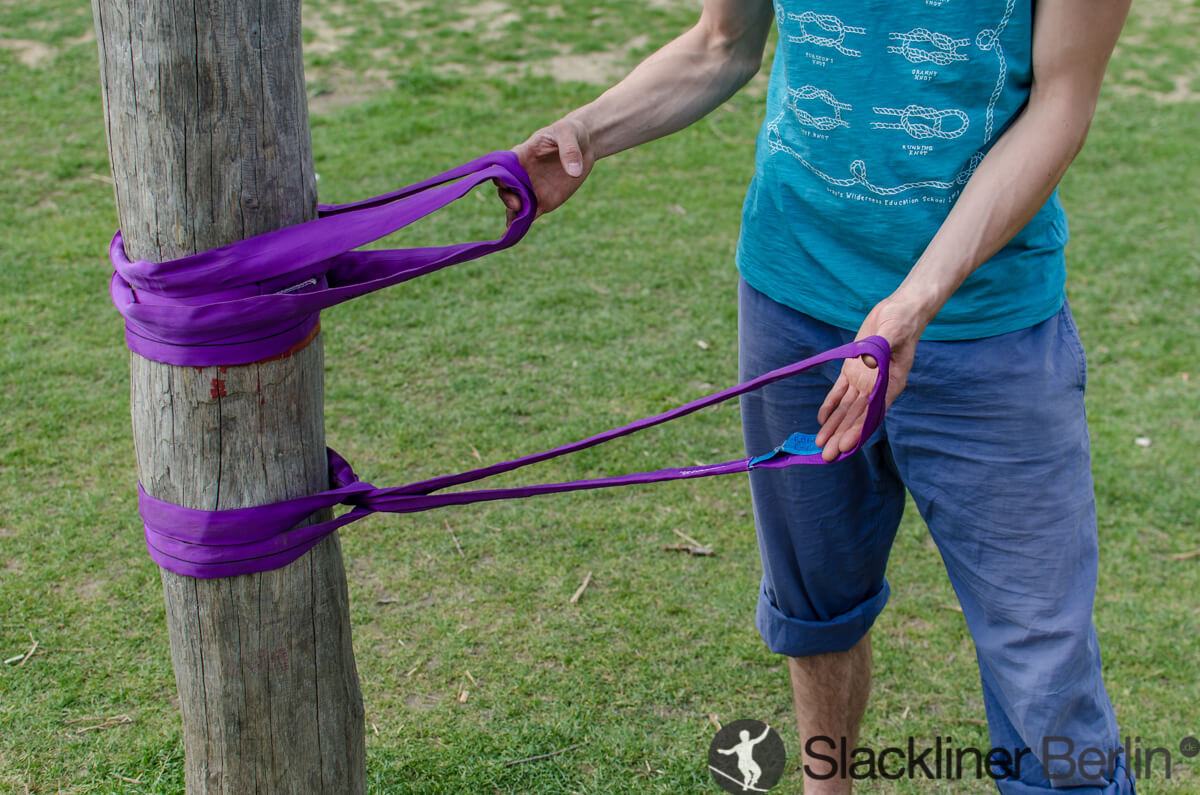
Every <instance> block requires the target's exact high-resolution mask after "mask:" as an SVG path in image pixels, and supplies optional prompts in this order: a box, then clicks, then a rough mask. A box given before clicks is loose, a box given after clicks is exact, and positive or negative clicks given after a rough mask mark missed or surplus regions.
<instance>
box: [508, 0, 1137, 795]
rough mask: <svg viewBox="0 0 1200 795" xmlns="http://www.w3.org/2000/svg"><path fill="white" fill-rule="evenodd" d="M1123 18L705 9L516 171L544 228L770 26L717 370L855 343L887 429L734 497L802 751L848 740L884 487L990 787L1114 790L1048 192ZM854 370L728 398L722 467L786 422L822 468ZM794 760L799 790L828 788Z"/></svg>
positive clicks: (849, 398) (738, 68) (667, 128)
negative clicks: (934, 555) (731, 340)
mask: <svg viewBox="0 0 1200 795" xmlns="http://www.w3.org/2000/svg"><path fill="white" fill-rule="evenodd" d="M1128 6H1129V0H1037V2H1036V3H1035V1H1034V0H925V2H923V3H891V2H883V0H871V1H870V2H851V3H845V2H835V1H834V0H777V2H775V4H774V6H772V4H771V3H770V2H769V1H768V0H706V1H705V3H704V10H703V12H702V14H701V16H700V20H699V21H698V23H697V24H696V25H695V26H694V27H693V28H692V29H690V30H689V31H687V32H686V33H684V34H683V35H682V36H680V37H679V38H677V39H675V40H674V41H672V42H671V43H669V44H667V45H666V46H664V47H663V48H662V49H660V50H659V51H658V52H656V53H654V54H653V55H651V56H650V57H649V58H648V59H647V60H646V61H645V62H644V63H642V64H641V65H640V66H638V67H637V68H636V69H635V70H634V71H633V72H632V73H631V74H630V75H629V76H628V77H626V78H625V79H624V80H623V81H621V82H620V83H619V84H618V85H616V86H614V87H613V88H611V89H609V90H608V91H607V92H605V93H604V94H603V95H602V96H601V97H599V98H598V99H597V100H595V101H594V102H592V103H590V104H588V105H586V106H584V107H582V108H579V109H578V110H576V111H573V112H572V113H570V114H568V115H567V116H566V117H565V118H563V119H561V120H560V121H558V122H556V123H555V124H553V125H551V126H550V127H547V128H545V129H543V130H540V131H538V132H537V133H535V134H534V135H533V136H532V137H530V138H529V140H527V141H526V142H524V143H523V144H521V145H520V146H518V147H517V148H516V150H515V151H516V152H517V154H518V155H519V157H520V159H521V162H522V164H523V165H524V166H525V167H526V169H527V170H528V171H529V172H530V175H531V177H532V179H533V185H534V188H535V190H536V192H537V195H538V199H539V203H540V209H541V211H542V212H549V211H550V210H553V209H554V208H556V207H557V206H559V205H560V204H562V203H563V202H564V201H566V200H567V199H568V198H569V197H570V196H571V194H572V193H573V192H574V191H575V190H576V189H577V188H578V187H579V185H580V183H581V182H582V181H583V179H584V178H586V176H587V175H588V173H589V172H590V171H591V169H592V166H593V164H594V162H595V161H596V160H597V159H599V158H602V157H604V156H606V155H609V154H612V153H614V152H618V151H621V150H623V149H626V148H628V147H631V146H635V145H637V144H640V143H642V142H645V141H648V140H651V139H654V138H657V137H660V136H663V135H667V134H669V133H671V132H674V131H676V130H679V129H681V128H683V127H685V126H686V125H688V124H690V123H692V122H693V121H696V120H697V119H699V118H701V117H702V116H704V115H705V114H706V113H708V112H709V111H711V110H712V109H713V108H715V107H716V106H717V105H719V104H720V103H722V102H724V101H725V100H726V99H728V98H729V97H730V96H732V95H733V94H734V92H736V91H737V90H738V89H739V88H740V87H741V86H742V85H744V84H745V83H746V81H747V80H749V78H750V77H751V76H752V75H753V74H754V73H755V72H756V71H757V70H758V68H759V66H760V62H761V59H762V54H763V49H764V46H765V42H766V38H767V34H768V31H769V29H770V26H771V24H772V22H775V23H777V24H778V26H779V33H780V35H779V45H778V48H777V52H776V57H775V62H774V65H773V68H772V73H771V83H770V88H769V91H768V100H767V115H766V121H765V123H764V125H763V128H762V131H761V133H760V135H759V140H758V149H757V159H756V174H755V177H754V180H753V182H752V183H751V185H750V189H749V193H748V195H747V198H746V203H745V208H744V211H743V224H742V233H741V239H740V241H739V245H738V255H737V265H738V268H739V272H740V273H741V276H742V282H741V284H740V286H739V348H740V369H741V375H742V377H743V378H750V377H753V376H755V375H758V374H760V373H762V372H765V371H767V370H769V369H772V368H774V367H778V366H780V365H783V364H786V363H788V362H792V361H795V360H798V359H801V358H804V357H806V356H809V355H811V354H813V353H816V352H818V351H820V350H824V349H827V348H830V347H833V346H835V345H838V344H841V343H843V342H846V341H848V340H849V339H852V338H854V337H855V336H857V337H864V336H868V335H872V334H878V335H882V336H883V337H885V338H886V339H887V340H888V341H889V342H890V343H891V351H892V352H891V356H892V361H891V375H890V384H889V387H888V393H887V398H888V401H889V405H890V409H889V412H888V415H887V418H886V420H885V424H884V427H883V428H881V429H880V430H879V431H878V432H877V433H876V434H875V435H874V436H873V438H872V439H871V440H870V442H869V443H868V444H867V445H865V446H864V448H863V450H862V451H860V452H859V453H858V454H856V455H855V456H853V457H851V458H849V459H847V460H846V461H844V462H841V463H839V464H836V465H830V466H816V467H793V468H790V469H785V470H755V471H754V472H752V474H751V478H750V480H751V491H752V495H753V499H754V510H755V520H756V525H757V528H758V537H759V547H760V551H761V555H762V561H763V583H762V591H761V593H760V595H759V606H758V618H757V624H758V628H759V630H760V632H761V633H762V635H763V638H764V639H765V641H766V642H767V644H768V646H769V647H770V648H771V649H772V650H774V651H775V652H777V653H780V654H784V655H786V656H787V657H788V658H789V660H788V668H789V671H790V676H791V684H792V689H793V696H794V701H795V707H796V717H797V721H798V724H799V730H800V735H801V737H802V738H812V737H817V736H826V737H831V738H841V737H845V738H848V740H847V741H848V743H850V744H851V747H853V745H852V744H853V743H854V741H855V738H856V736H857V732H858V727H859V723H860V720H861V717H862V714H863V710H864V709H865V705H866V700H867V693H868V690H869V686H870V664H871V652H870V645H869V643H870V641H869V630H870V627H871V625H872V623H873V621H874V619H875V618H876V616H878V615H879V612H880V611H881V610H882V608H883V604H884V602H885V601H886V599H887V595H888V585H887V582H886V580H885V578H884V569H885V567H886V562H887V556H888V551H889V549H890V546H891V544H892V541H893V538H894V535H895V530H896V526H897V523H898V521H899V518H900V512H901V509H902V507H903V502H904V489H905V487H907V488H908V489H909V490H910V491H911V492H912V494H913V496H914V498H915V501H916V503H917V506H918V508H919V509H920V510H921V513H922V516H923V517H924V518H925V520H926V523H927V524H928V525H929V528H930V531H931V534H932V535H933V538H934V540H935V541H936V542H937V544H938V547H939V549H940V551H941V553H942V556H943V559H944V560H945V563H946V567H947V571H948V573H949V575H950V579H951V582H952V584H953V585H954V588H955V590H956V592H957V594H958V597H959V600H960V603H961V605H962V608H963V613H964V616H965V618H966V621H967V624H968V627H969V628H970V630H971V633H972V636H973V638H974V640H975V644H976V648H977V656H978V660H979V666H980V674H981V680H982V684H983V694H984V703H985V706H986V708H987V716H988V725H989V729H990V733H991V741H992V744H993V746H995V747H998V748H1004V749H1007V751H1008V752H1009V753H1010V754H1011V755H1013V756H1019V758H1020V764H1019V765H1014V766H1013V769H1012V770H1011V771H1010V774H1009V775H1007V776H1006V777H1005V778H1003V779H1001V780H999V781H998V782H997V783H998V786H999V788H1000V790H1001V791H1002V792H1005V793H1034V792H1046V791H1049V790H1050V789H1051V788H1052V787H1053V788H1057V787H1080V788H1081V789H1079V790H1078V791H1079V792H1095V793H1101V792H1103V793H1118V792H1122V793H1127V792H1132V791H1133V783H1132V781H1131V779H1130V776H1129V773H1128V772H1127V770H1126V766H1125V760H1124V755H1123V753H1122V750H1121V749H1120V747H1119V740H1118V733H1117V727H1116V722H1115V719H1114V717H1113V711H1112V707H1111V705H1110V703H1109V700H1108V696H1107V695H1106V693H1105V690H1104V686H1103V683H1102V681H1101V677H1100V659H1099V652H1098V649H1097V641H1096V632H1095V629H1094V627H1093V624H1092V603H1093V598H1094V594H1095V587H1096V573H1097V565H1098V564H1097V541H1096V520H1095V506H1094V500H1093V496H1092V484H1091V475H1090V468H1089V466H1090V465H1089V453H1088V442H1087V429H1086V422H1085V418H1084V407H1083V386H1084V379H1085V367H1086V364H1085V359H1084V355H1083V350H1082V348H1081V346H1080V344H1079V339H1078V335H1077V333H1076V331H1075V327H1074V324H1073V321H1072V320H1071V316H1070V311H1069V309H1068V308H1067V306H1066V304H1065V294H1064V289H1063V285H1064V281H1065V265H1064V259H1063V246H1064V244H1065V242H1066V223H1065V218H1064V216H1063V211H1062V208H1061V206H1060V204H1059V203H1058V200H1057V196H1056V194H1055V187H1056V185H1057V184H1058V182H1059V180H1060V178H1061V177H1062V175H1063V173H1064V172H1065V170H1066V168H1067V166H1068V164H1069V163H1070V162H1071V160H1072V159H1073V158H1074V157H1075V155H1076V154H1077V153H1078V151H1079V149H1080V148H1081V147H1082V145H1083V142H1084V139H1085V137H1086V134H1087V129H1088V126H1089V124H1090V121H1091V118H1092V114H1093V112H1094V110H1095V105H1096V100H1097V96H1098V94H1099V90H1100V84H1101V80H1102V77H1103V73H1104V69H1105V67H1106V65H1107V62H1108V58H1109V55H1110V54H1111V51H1112V48H1113V46H1114V43H1115V41H1116V38H1117V36H1118V33H1119V32H1120V29H1121V26H1122V24H1123V23H1124V19H1125V15H1126V13H1127V11H1128ZM503 198H504V199H505V202H506V203H507V204H508V205H509V211H510V213H511V212H512V211H513V209H514V206H513V203H514V201H515V199H514V197H512V196H511V195H505V196H503ZM918 340H920V341H919V342H918ZM874 364H875V363H874V362H871V361H861V360H853V361H850V362H847V363H846V364H845V365H844V366H842V367H841V368H840V369H839V368H834V369H833V370H832V371H825V372H822V373H817V374H814V375H813V376H812V377H808V378H805V377H799V378H795V379H789V380H788V381H785V382H781V383H780V384H777V385H774V386H772V387H770V388H767V389H765V390H762V391H761V392H760V393H757V394H755V395H751V396H747V397H746V398H744V399H743V403H742V413H743V427H744V432H745V438H746V448H747V452H748V453H751V454H756V453H761V452H765V451H766V450H769V449H771V448H772V447H774V446H775V445H776V444H778V443H779V442H780V441H782V440H783V439H785V438H786V437H787V436H788V435H789V434H790V433H792V432H793V431H796V430H802V429H803V428H802V427H801V426H803V425H805V424H807V423H810V422H812V421H813V417H814V416H815V417H816V418H817V421H818V422H819V423H820V429H819V433H818V436H817V443H818V444H820V445H823V446H824V453H823V454H824V457H825V458H826V459H827V460H832V459H834V458H836V457H837V455H838V453H839V452H841V451H844V450H849V449H850V448H851V447H852V446H853V445H854V443H855V441H856V440H857V438H858V435H859V431H860V429H861V427H862V423H863V419H864V413H865V395H866V394H867V393H868V392H869V390H870V388H871V385H872V384H873V382H874V370H873V365H874ZM806 375H807V374H806ZM1026 748H1028V749H1030V751H1028V752H1025V753H1021V752H1022V751H1024V749H1026ZM821 750H825V749H821ZM1099 758H1103V759H1104V760H1105V763H1104V764H1098V763H1097V762H1096V760H1097V759H1099ZM805 762H806V765H805V791H806V792H809V793H831V792H848V791H850V783H849V780H848V779H843V778H840V777H834V778H829V777H828V775H827V774H828V772H829V770H828V766H827V765H824V766H823V765H822V764H821V762H820V760H816V759H810V758H808V757H807V756H806V758H805ZM993 772H996V771H995V770H993ZM1000 772H1003V771H1000Z"/></svg>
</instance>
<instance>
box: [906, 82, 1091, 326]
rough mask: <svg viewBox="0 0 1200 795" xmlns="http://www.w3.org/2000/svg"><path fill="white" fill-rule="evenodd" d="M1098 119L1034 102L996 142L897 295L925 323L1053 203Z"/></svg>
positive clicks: (1082, 111)
mask: <svg viewBox="0 0 1200 795" xmlns="http://www.w3.org/2000/svg"><path fill="white" fill-rule="evenodd" d="M1090 119H1091V111H1090V110H1084V109H1082V108H1080V109H1074V110H1067V111H1065V112H1064V111H1063V110H1060V109H1059V108H1057V107H1055V106H1053V105H1052V104H1050V103H1045V104H1040V103H1034V102H1031V103H1030V104H1029V106H1028V107H1027V108H1026V109H1025V111H1024V112H1023V113H1022V115H1021V116H1020V117H1019V118H1018V119H1017V120H1016V121H1015V122H1014V123H1013V125H1012V126H1011V127H1010V128H1009V129H1008V130H1007V131H1006V132H1005V133H1004V135H1003V136H1001V138H1000V139H999V140H998V141H997V142H996V145H995V146H994V147H993V148H992V149H991V151H990V152H988V154H987V156H986V157H985V158H984V159H983V161H982V162H981V163H980V164H979V166H978V168H977V169H976V170H975V173H974V174H973V175H972V177H971V179H970V180H969V181H968V182H967V185H966V187H965V188H964V190H963V192H962V195H961V196H959V198H958V201H957V202H955V204H954V207H953V208H952V209H951V211H950V214H949V215H948V216H947V218H946V220H945V221H944V222H943V224H942V225H941V227H940V228H939V229H938V232H937V234H936V235H934V237H933V240H931V241H930V243H929V245H928V246H927V247H926V248H925V251H924V252H923V253H922V254H921V257H920V258H919V259H918V260H917V262H916V263H915V264H914V265H913V267H912V269H911V270H910V271H909V273H908V276H907V277H906V278H905V280H904V282H903V283H902V284H901V285H900V287H899V288H898V289H897V290H896V293H895V296H896V297H899V298H903V299H904V300H906V301H908V302H911V303H913V304H914V305H915V306H916V307H917V312H918V315H919V317H920V319H921V320H922V325H925V324H927V323H928V322H929V321H930V320H932V319H933V317H934V315H936V314H937V312H938V311H939V310H940V309H941V308H942V306H943V305H944V304H945V303H946V301H947V300H948V299H949V298H950V296H951V295H952V294H953V293H954V291H955V290H957V289H958V287H959V286H960V285H961V284H962V283H963V281H965V280H966V278H967V277H968V276H970V275H971V273H972V272H973V271H974V270H975V269H976V268H978V267H979V266H980V265H982V264H983V263H984V262H986V261H987V260H988V259H990V258H991V257H992V255H994V254H995V253H996V252H998V251H999V250H1000V249H1002V248H1003V247H1004V246H1005V245H1006V244H1007V243H1008V242H1009V241H1010V240H1012V238H1013V237H1014V236H1015V235H1016V234H1017V233H1018V232H1020V231H1021V229H1022V228H1023V227H1024V226H1025V225H1026V224H1027V223H1028V222H1029V221H1030V219H1032V218H1033V216H1034V215H1035V214H1036V213H1037V211H1038V210H1039V209H1040V208H1041V207H1042V205H1044V204H1045V203H1046V200H1047V199H1048V198H1049V197H1050V195H1051V193H1053V191H1054V188H1055V187H1056V186H1057V185H1058V183H1059V180H1061V179H1062V176H1063V174H1064V173H1065V172H1066V170H1067V167H1068V166H1069V165H1070V164H1071V161H1072V160H1073V159H1074V158H1075V155H1076V154H1077V153H1078V152H1079V149H1080V148H1081V147H1082V146H1083V142H1084V139H1085V137H1086V135H1087V128H1088V123H1089V122H1090Z"/></svg>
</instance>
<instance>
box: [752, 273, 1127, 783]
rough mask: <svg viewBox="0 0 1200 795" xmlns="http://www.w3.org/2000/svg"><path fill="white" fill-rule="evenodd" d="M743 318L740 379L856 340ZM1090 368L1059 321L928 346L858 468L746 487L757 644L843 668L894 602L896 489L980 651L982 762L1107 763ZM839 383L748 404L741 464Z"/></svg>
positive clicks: (815, 378)
mask: <svg viewBox="0 0 1200 795" xmlns="http://www.w3.org/2000/svg"><path fill="white" fill-rule="evenodd" d="M738 309H739V313H738V316H739V322H738V345H739V350H740V371H741V372H740V377H741V380H747V379H749V378H753V377H754V376H757V375H760V374H762V373H764V372H767V371H768V370H772V369H774V368H776V367H780V366H782V365H784V364H788V363H790V362H794V361H796V360H798V359H803V358H805V357H808V356H811V355H813V354H815V353H818V352H820V351H823V350H827V349H829V348H832V347H835V346H837V345H841V344H844V343H846V342H849V341H850V340H852V339H853V338H854V332H851V331H846V330H844V329H840V328H836V327H834V326H830V325H827V324H825V323H822V322H820V321H817V320H814V319H812V318H810V317H808V316H806V315H804V314H801V313H799V312H796V311H795V310H792V309H790V308H789V307H786V306H783V305H781V304H778V303H776V302H774V301H772V300H771V299H769V298H767V297H766V296H764V295H763V294H761V293H759V292H758V291H757V290H755V289H754V288H752V287H750V286H749V285H747V284H746V283H745V282H741V284H740V286H739V296H738ZM1086 367H1087V366H1086V360H1085V357H1084V352H1083V347H1082V345H1081V344H1080V341H1079V335H1078V333H1077V331H1076V329H1075V324H1074V321H1073V320H1072V318H1071V313H1070V309H1069V308H1068V307H1067V306H1066V305H1064V306H1063V308H1062V309H1061V310H1060V311H1059V312H1058V313H1057V314H1056V315H1054V316H1053V317H1051V318H1050V319H1048V320H1046V321H1044V322H1042V323H1039V324H1038V325H1036V326H1034V327H1032V328H1029V329H1024V330H1021V331H1016V332H1012V333H1009V334H1003V335H1000V336H996V337H988V338H984V339H979V340H969V341H964V342H922V343H920V344H919V345H918V347H917V353H916V359H915V362H914V365H913V368H912V372H911V374H910V375H909V378H908V384H907V387H906V388H905V390H904V391H903V392H902V393H901V394H900V396H899V397H898V398H897V399H896V401H895V403H893V405H892V407H891V408H890V409H889V410H888V413H887V416H886V418H885V420H884V424H883V426H882V427H881V428H880V429H879V430H878V431H876V433H875V434H874V436H873V437H872V438H871V439H870V440H869V441H868V443H867V444H866V445H864V446H863V449H862V450H861V451H860V452H859V453H858V454H857V455H855V456H852V457H851V458H848V459H846V460H845V461H842V462H840V463H838V464H832V465H826V466H796V467H790V468H787V469H755V470H752V471H751V473H750V487H751V493H752V495H753V499H754V518H755V523H756V525H757V528H758V543H759V551H760V553H761V556H762V564H763V579H762V588H761V591H760V593H759V602H758V615H757V624H758V629H759V632H761V633H762V636H763V639H764V640H765V641H766V643H767V645H768V646H769V647H770V648H771V649H772V650H773V651H775V652H777V653H779V654H786V655H788V656H792V657H803V656H808V655H813V654H820V653H824V652H833V651H844V650H846V649H849V648H850V647H851V646H853V645H854V644H855V643H857V642H858V641H859V640H860V639H861V638H862V637H863V636H864V635H865V634H866V633H867V631H868V630H869V629H870V628H871V625H872V623H873V622H874V621H875V618H876V617H877V616H878V615H879V613H880V611H881V610H883V606H884V603H885V602H886V601H887V598H888V582H887V579H886V577H885V576H884V573H885V570H886V568H887V560H888V553H889V551H890V550H891V546H892V541H893V539H894V538H895V534H896V528H897V526H898V525H899V522H900V514H901V512H902V511H903V508H904V501H905V496H904V493H905V488H906V487H907V489H908V490H909V491H910V492H911V493H912V495H913V499H914V501H915V502H916V505H917V507H918V509H919V510H920V512H921V515H922V517H924V519H925V522H926V524H927V525H928V526H929V530H930V533H931V535H932V536H933V540H934V541H935V542H936V543H937V546H938V549H939V550H940V552H941V555H942V558H943V560H944V561H945V564H946V570H947V572H948V573H949V575H950V582H951V584H952V585H953V587H954V590H955V592H956V593H957V595H958V598H959V603H960V604H961V606H962V609H963V614H964V616H965V618H966V621H967V626H968V628H969V629H970V631H971V635H972V637H973V638H974V641H975V646H976V651H977V656H978V659H979V667H980V674H981V678H982V681H983V693H984V703H985V706H986V708H987V714H988V723H989V727H990V730H991V739H992V744H993V746H995V747H1005V748H1009V749H1014V748H1026V747H1027V748H1030V749H1033V751H1034V753H1035V754H1040V751H1041V749H1042V748H1043V745H1044V740H1045V739H1046V738H1048V737H1069V738H1071V740H1072V742H1074V743H1075V745H1076V747H1077V748H1081V749H1082V748H1099V749H1105V750H1106V752H1110V751H1112V749H1116V748H1117V747H1118V746H1119V744H1120V743H1119V738H1118V733H1117V725H1116V720H1115V718H1114V716H1113V710H1112V706H1111V705H1110V703H1109V699H1108V696H1107V694H1106V693H1105V690H1104V684H1103V682H1102V681H1101V676H1100V654H1099V648H1098V644H1097V639H1096V630H1095V628H1094V625H1093V623H1092V605H1093V601H1094V597H1095V593H1096V577H1097V569H1098V551H1097V549H1098V548H1097V539H1096V510H1095V501H1094V498H1093V493H1092V477H1091V462H1090V456H1089V451H1088V433H1087V422H1086V417H1085V413H1084V403H1083V390H1084V383H1085V380H1086ZM840 370H841V363H840V362H833V363H830V364H827V365H824V366H822V367H819V368H817V369H814V370H810V371H808V372H806V373H803V374H801V375H799V376H796V377H793V378H790V379H787V380H785V381H781V382H779V383H776V384H772V385H770V386H768V387H766V388H764V389H761V390H759V391H757V392H754V393H751V394H748V395H744V396H743V397H742V399H741V400H742V424H743V430H744V433H745V440H746V452H747V454H750V455H757V454H759V453H763V452H766V451H768V450H770V449H772V448H774V447H775V446H776V445H778V444H779V443H780V442H781V441H783V440H784V439H785V438H787V436H788V435H789V434H791V433H793V432H796V431H801V432H806V433H813V432H815V431H816V429H817V427H818V423H817V419H816V417H817V409H818V407H819V406H820V405H821V402H822V401H823V400H824V399H825V395H826V394H827V393H828V391H829V389H830V387H831V386H832V385H833V382H834V380H835V379H836V378H837V376H838V373H839V372H840ZM1057 747H1058V746H1050V748H1051V750H1054V749H1055V748H1057ZM1117 759H1118V764H1117V765H1116V767H1117V768H1118V770H1117V773H1116V775H1114V777H1113V778H1115V779H1116V780H1115V781H1101V780H1097V779H1094V778H1093V779H1090V780H1088V779H1080V778H1060V776H1061V775H1062V774H1063V773H1064V772H1066V768H1065V767H1064V766H1065V764H1066V763H1065V762H1064V763H1062V764H1059V765H1058V769H1056V768H1055V764H1057V763H1053V762H1052V763H1051V771H1050V772H1051V774H1052V775H1053V776H1055V778H1056V779H1057V780H1055V781H1054V783H1055V785H1056V786H1059V787H1062V786H1068V785H1069V786H1085V787H1088V788H1087V789H1083V790H1078V791H1079V792H1104V793H1118V792H1130V791H1132V784H1131V782H1130V781H1129V779H1128V776H1127V775H1125V773H1124V770H1123V764H1121V759H1120V757H1119V756H1118V757H1117ZM1025 761H1026V762H1030V758H1027V759H1026V760H1025ZM1020 773H1021V776H1020V778H1021V780H1020V781H1015V780H1009V781H1001V782H1000V789H1001V791H1002V792H1006V793H1008V792H1011V793H1030V792H1045V791H1048V789H1049V787H1050V784H1049V779H1048V777H1047V776H1046V773H1045V771H1044V769H1043V768H1042V765H1041V764H1040V763H1039V762H1037V761H1036V760H1033V763H1032V764H1026V765H1023V766H1022V769H1021V771H1020ZM1088 785H1091V786H1090V787H1089V786H1088Z"/></svg>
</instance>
